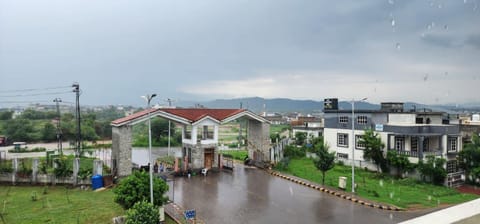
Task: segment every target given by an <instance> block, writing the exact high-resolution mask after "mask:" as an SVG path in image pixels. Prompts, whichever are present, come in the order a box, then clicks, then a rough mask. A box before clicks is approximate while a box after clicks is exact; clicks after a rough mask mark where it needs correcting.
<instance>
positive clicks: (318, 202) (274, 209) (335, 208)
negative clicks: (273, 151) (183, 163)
mask: <svg viewBox="0 0 480 224" xmlns="http://www.w3.org/2000/svg"><path fill="white" fill-rule="evenodd" d="M170 185H172V183H170ZM171 196H172V192H170V197H171ZM174 200H175V203H177V204H179V205H181V206H183V207H184V208H185V209H196V211H197V214H198V215H199V216H200V218H202V219H204V220H205V221H206V222H207V223H397V222H400V221H403V220H406V219H410V218H413V217H416V216H420V215H422V214H423V213H419V212H415V213H414V212H392V211H383V210H379V209H373V208H368V207H365V206H362V205H359V204H355V203H352V202H349V201H346V200H343V199H339V198H338V197H335V196H332V195H329V194H325V193H322V192H319V191H316V190H313V189H311V188H307V187H305V186H301V185H298V184H295V183H292V182H290V181H287V180H283V179H281V178H278V177H273V176H270V175H269V174H267V173H266V172H264V171H262V170H259V169H256V168H250V167H243V166H241V165H236V167H235V169H234V171H233V172H230V171H223V172H218V173H215V172H209V174H208V176H206V177H204V176H194V177H191V178H190V179H189V178H176V179H175V198H174Z"/></svg>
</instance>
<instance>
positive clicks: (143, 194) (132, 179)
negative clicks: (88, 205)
mask: <svg viewBox="0 0 480 224" xmlns="http://www.w3.org/2000/svg"><path fill="white" fill-rule="evenodd" d="M167 191H168V185H167V184H166V183H165V181H163V180H162V179H161V178H154V179H153V204H154V205H155V206H161V205H163V204H164V203H165V202H166V201H167V200H168V197H166V196H164V194H165V192H167ZM113 192H114V193H115V198H114V200H115V202H117V203H118V204H120V205H121V206H122V207H123V208H124V209H129V208H131V207H132V206H133V205H134V204H135V203H137V202H141V201H150V178H149V175H148V173H147V172H138V171H136V172H133V173H132V174H131V175H130V176H128V177H126V178H124V179H122V181H121V182H120V184H118V185H117V187H115V189H113Z"/></svg>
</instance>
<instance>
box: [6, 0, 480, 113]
mask: <svg viewBox="0 0 480 224" xmlns="http://www.w3.org/2000/svg"><path fill="white" fill-rule="evenodd" d="M479 5H480V0H456V1H454V0H445V1H433V0H429V1H424V0H423V1H421V0H418V1H399V0H397V1H395V0H382V1H380V0H372V1H367V0H361V1H320V0H312V1H301V0H291V1H283V0H271V1H268V0H251V1H233V0H232V1H225V0H218V1H213V0H212V1H210V0H190V1H182V0H171V1H162V0H151V1H147V0H132V1H123V0H91V1H87V0H78V1H74V0H56V1H54V0H41V1H40V0H29V1H23V0H0V107H2V106H13V105H15V103H16V102H27V101H39V102H40V101H45V102H51V100H52V99H53V98H55V97H61V98H62V99H64V101H72V102H73V101H74V95H73V93H62V94H60V93H59V94H52V95H37V96H27V95H35V94H41V93H45V92H52V91H53V92H66V91H70V88H63V89H62V88H60V89H54V90H52V89H49V90H48V91H47V90H44V91H40V92H39V91H13V90H23V89H37V88H40V89H42V88H50V87H63V86H69V85H71V84H72V83H73V82H78V83H79V84H80V87H81V89H82V95H81V103H82V104H89V105H100V104H124V105H125V104H126V105H143V104H144V101H143V100H142V99H141V98H140V96H141V95H144V94H146V93H157V94H158V95H159V97H158V98H157V99H156V101H155V103H164V102H162V100H163V99H166V98H173V99H176V100H179V101H191V100H209V99H217V98H238V97H249V96H260V97H265V98H277V97H285V98H292V99H313V100H323V99H324V98H328V97H337V98H340V99H352V98H356V99H360V98H363V97H368V101H370V102H374V103H378V102H382V101H415V102H418V103H428V104H437V103H452V102H458V103H464V102H472V101H474V102H480V100H479V93H480V91H479V88H480V9H479Z"/></svg>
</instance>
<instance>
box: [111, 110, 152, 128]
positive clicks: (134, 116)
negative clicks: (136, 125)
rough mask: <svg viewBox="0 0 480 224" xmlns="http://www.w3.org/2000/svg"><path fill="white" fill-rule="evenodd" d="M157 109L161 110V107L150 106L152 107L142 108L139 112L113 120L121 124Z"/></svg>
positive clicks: (114, 122) (113, 122)
mask: <svg viewBox="0 0 480 224" xmlns="http://www.w3.org/2000/svg"><path fill="white" fill-rule="evenodd" d="M157 110H159V109H157V108H150V109H146V110H142V111H139V112H137V113H134V114H131V115H128V116H126V117H122V118H119V119H117V120H114V121H112V124H114V125H116V124H121V123H125V122H128V121H132V120H135V119H137V118H140V117H143V116H145V115H147V114H148V112H150V113H153V112H155V111H157Z"/></svg>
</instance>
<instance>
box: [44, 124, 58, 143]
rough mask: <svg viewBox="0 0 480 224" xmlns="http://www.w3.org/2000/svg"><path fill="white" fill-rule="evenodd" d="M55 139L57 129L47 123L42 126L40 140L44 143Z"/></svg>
mask: <svg viewBox="0 0 480 224" xmlns="http://www.w3.org/2000/svg"><path fill="white" fill-rule="evenodd" d="M55 139H57V129H56V128H55V126H53V124H52V123H50V122H47V123H45V125H43V132H42V140H43V141H46V142H50V141H54V140H55Z"/></svg>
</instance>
